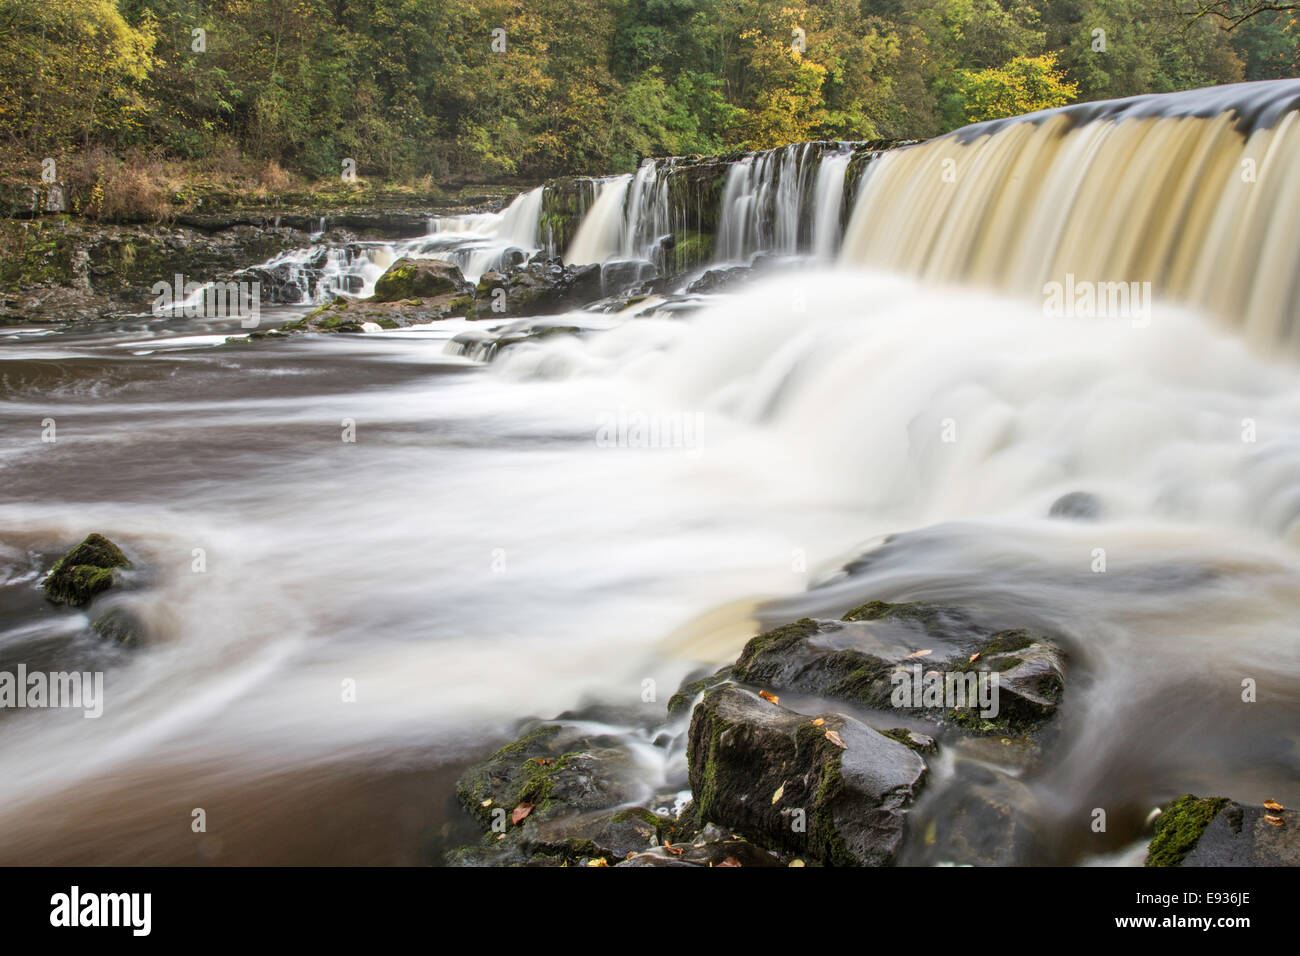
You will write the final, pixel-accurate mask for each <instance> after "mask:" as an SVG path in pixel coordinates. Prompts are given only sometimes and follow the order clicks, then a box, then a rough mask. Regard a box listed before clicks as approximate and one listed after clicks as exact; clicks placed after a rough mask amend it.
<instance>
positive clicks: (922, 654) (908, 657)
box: [903, 650, 934, 661]
mask: <svg viewBox="0 0 1300 956" xmlns="http://www.w3.org/2000/svg"><path fill="white" fill-rule="evenodd" d="M933 653H934V651H932V650H930V651H916V652H915V653H913V654H908V655H907V656H906V657H904V658H903V660H905V661H910V660H911V659H912V658H913V657H925V656H926V655H927V654H933Z"/></svg>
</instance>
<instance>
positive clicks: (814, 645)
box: [731, 601, 1066, 734]
mask: <svg viewBox="0 0 1300 956" xmlns="http://www.w3.org/2000/svg"><path fill="white" fill-rule="evenodd" d="M1065 665H1066V658H1065V653H1064V651H1062V650H1061V649H1060V648H1059V647H1058V646H1057V645H1055V644H1053V643H1052V642H1050V641H1049V640H1047V639H1046V638H1045V637H1042V636H1040V635H1036V634H1032V633H1030V632H1028V631H1023V630H1008V631H992V630H990V629H987V628H983V627H980V626H979V625H977V624H976V623H975V622H974V621H973V620H972V619H971V618H970V617H969V616H968V615H967V614H966V613H965V612H964V611H962V610H961V609H959V608H951V607H943V606H938V605H930V604H921V603H913V604H887V603H885V602H881V601H873V602H870V603H868V604H864V605H862V606H861V607H858V608H854V609H853V610H851V611H849V612H848V613H847V614H845V615H844V618H843V619H842V620H840V621H824V620H813V619H811V618H803V619H802V620H799V621H795V622H794V623H791V624H787V625H784V626H783V627H779V628H775V629H774V630H771V631H767V632H765V633H763V634H759V635H758V636H756V637H754V638H753V639H751V640H750V641H749V643H747V644H746V645H745V648H744V650H743V651H742V652H741V654H740V657H739V658H738V659H737V660H736V663H735V666H734V667H733V668H732V672H731V676H732V677H733V678H734V679H735V680H737V681H740V682H742V683H747V684H753V685H756V686H760V687H764V688H767V689H770V690H774V691H792V692H797V693H801V694H808V695H816V696H818V697H822V698H825V699H827V700H831V701H845V702H849V703H853V704H857V705H860V706H864V707H870V708H875V709H882V710H883V709H895V710H897V709H903V710H905V711H906V712H907V714H908V716H911V717H916V718H919V719H925V720H929V721H932V722H943V723H945V724H955V725H957V726H959V727H962V728H963V729H965V730H968V731H971V732H976V733H998V734H1005V733H1007V732H1009V731H1016V732H1025V731H1031V730H1034V729H1036V728H1038V727H1039V726H1041V725H1042V724H1044V723H1045V722H1046V721H1047V720H1048V719H1049V718H1050V717H1051V716H1052V715H1053V714H1054V713H1055V711H1056V706H1057V703H1058V701H1059V700H1060V696H1061V694H1062V692H1063V689H1064V684H1065ZM992 675H996V684H994V683H993V681H994V678H993V676H992ZM981 688H982V689H983V690H982V691H981ZM994 690H996V698H995V699H994V698H993V697H992V694H993V691H994ZM932 691H933V693H931V692H932ZM981 693H983V694H984V695H985V696H983V697H981V696H980V695H981ZM994 700H995V702H996V707H995V708H994V707H991V706H986V705H987V704H991V703H993V702H994ZM994 709H996V713H993V710H994Z"/></svg>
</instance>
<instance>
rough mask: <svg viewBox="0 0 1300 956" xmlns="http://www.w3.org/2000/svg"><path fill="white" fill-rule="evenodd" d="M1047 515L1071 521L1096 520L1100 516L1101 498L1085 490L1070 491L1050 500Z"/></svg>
mask: <svg viewBox="0 0 1300 956" xmlns="http://www.w3.org/2000/svg"><path fill="white" fill-rule="evenodd" d="M1047 516H1048V517H1049V518H1066V519H1069V520H1071V521H1096V520H1097V519H1098V518H1100V517H1101V499H1100V498H1098V497H1097V496H1096V495H1093V494H1089V493H1088V492H1086V491H1071V492H1070V493H1069V494H1066V495H1061V497H1059V498H1057V499H1056V500H1055V501H1053V502H1052V507H1051V509H1050V510H1049V511H1048V512H1047Z"/></svg>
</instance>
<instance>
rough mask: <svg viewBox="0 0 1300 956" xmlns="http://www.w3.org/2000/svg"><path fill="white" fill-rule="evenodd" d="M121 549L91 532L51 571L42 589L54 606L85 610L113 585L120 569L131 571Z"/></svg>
mask: <svg viewBox="0 0 1300 956" xmlns="http://www.w3.org/2000/svg"><path fill="white" fill-rule="evenodd" d="M129 567H131V562H130V561H128V560H127V557H126V555H125V554H123V553H122V550H121V548H119V547H118V546H117V545H115V544H114V543H113V542H112V541H110V540H108V538H106V537H104V536H103V535H102V534H96V533H92V534H89V535H87V536H86V539H85V540H84V541H82V542H81V544H79V545H77V546H76V547H75V548H73V549H72V550H71V551H69V552H68V553H67V554H65V555H64V556H63V557H61V558H59V560H58V561H56V562H55V564H54V567H53V568H51V569H50V573H49V575H47V576H46V578H45V580H44V582H42V587H44V589H45V596H46V597H47V598H48V599H49V600H50V601H53V602H54V603H55V604H70V605H72V606H73V607H82V606H84V605H86V604H89V603H90V602H91V600H92V599H93V598H94V597H95V596H96V595H97V594H100V593H101V592H103V591H106V590H108V589H109V588H110V587H112V586H113V582H114V580H115V573H116V571H117V570H118V569H119V568H129Z"/></svg>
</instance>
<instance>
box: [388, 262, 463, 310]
mask: <svg viewBox="0 0 1300 956" xmlns="http://www.w3.org/2000/svg"><path fill="white" fill-rule="evenodd" d="M469 289H470V285H469V283H467V282H466V281H465V277H464V276H463V275H461V272H460V268H459V267H458V266H457V265H456V264H455V263H451V262H443V261H442V260H441V259H411V258H402V259H398V260H397V261H396V262H394V263H393V264H392V265H391V266H389V267H388V271H387V272H385V273H384V274H383V275H382V276H380V277H379V281H378V282H376V283H375V295H374V299H375V301H376V302H399V301H402V300H404V299H428V298H432V297H433V296H439V295H456V294H458V293H462V292H468V291H469Z"/></svg>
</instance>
